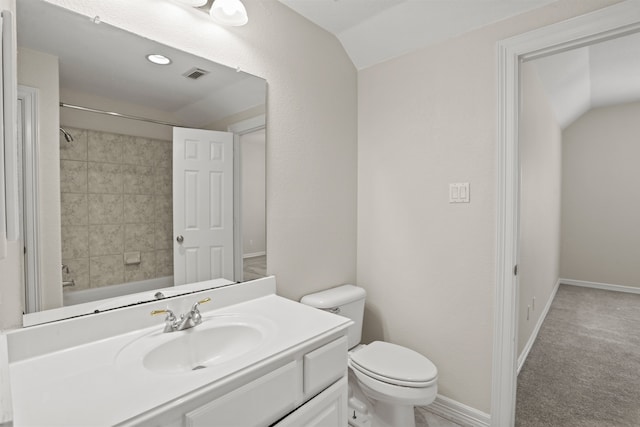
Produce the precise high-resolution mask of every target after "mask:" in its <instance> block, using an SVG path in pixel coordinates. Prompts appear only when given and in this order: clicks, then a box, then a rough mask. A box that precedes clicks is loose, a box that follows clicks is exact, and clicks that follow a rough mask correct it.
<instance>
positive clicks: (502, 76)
mask: <svg viewBox="0 0 640 427" xmlns="http://www.w3.org/2000/svg"><path fill="white" fill-rule="evenodd" d="M638 31H640V2H637V1H634V0H627V1H624V2H622V3H618V4H615V5H613V6H609V7H606V8H603V9H600V10H598V11H595V12H591V13H588V14H586V15H582V16H578V17H575V18H572V19H568V20H566V21H562V22H559V23H556V24H553V25H549V26H546V27H543V28H540V29H537V30H533V31H530V32H527V33H525V34H521V35H518V36H515V37H512V38H509V39H505V40H501V41H499V42H498V44H497V70H498V80H497V87H498V123H497V144H498V147H497V148H498V150H497V151H498V159H497V160H498V168H497V169H498V171H497V172H498V176H497V184H498V186H497V224H496V252H497V253H496V291H495V301H494V302H495V304H494V307H495V308H494V333H493V337H494V338H493V360H492V384H491V396H492V398H491V425H492V426H494V427H507V426H512V425H513V424H514V421H515V402H516V384H517V359H518V355H517V331H518V288H517V277H516V275H515V272H514V269H515V266H516V265H517V262H518V245H519V241H518V230H519V166H520V161H519V154H518V148H519V140H518V119H519V106H520V64H521V63H522V62H526V61H530V60H533V59H536V58H541V57H544V56H548V55H552V54H555V53H560V52H563V51H566V50H570V49H575V48H579V47H583V46H587V45H590V44H594V43H598V42H601V41H605V40H608V39H613V38H616V37H620V36H624V35H627V34H631V33H635V32H638Z"/></svg>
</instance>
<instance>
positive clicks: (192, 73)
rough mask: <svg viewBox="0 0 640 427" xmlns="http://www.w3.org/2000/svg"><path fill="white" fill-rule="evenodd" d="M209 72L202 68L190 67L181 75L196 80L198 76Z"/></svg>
mask: <svg viewBox="0 0 640 427" xmlns="http://www.w3.org/2000/svg"><path fill="white" fill-rule="evenodd" d="M207 74H209V72H208V71H207V70H203V69H202V68H192V69H190V70H189V71H187V72H186V73H184V74H183V76H185V77H188V78H190V79H193V80H198V79H199V78H200V77H202V76H204V75H207Z"/></svg>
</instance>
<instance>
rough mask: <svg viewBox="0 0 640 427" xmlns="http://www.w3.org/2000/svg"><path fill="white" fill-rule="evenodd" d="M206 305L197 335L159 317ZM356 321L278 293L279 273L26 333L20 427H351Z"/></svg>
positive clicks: (17, 359)
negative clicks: (350, 339) (351, 344)
mask: <svg viewBox="0 0 640 427" xmlns="http://www.w3.org/2000/svg"><path fill="white" fill-rule="evenodd" d="M203 298H211V300H212V301H211V303H210V304H208V306H209V307H210V308H211V309H210V310H208V311H206V312H203V313H202V316H203V321H202V324H201V325H198V326H196V327H195V328H193V329H190V330H187V331H176V332H171V333H165V332H163V325H162V324H159V323H158V319H156V318H153V317H152V316H149V313H150V312H151V311H152V310H158V309H164V308H166V307H167V305H168V304H169V307H168V308H169V309H171V310H172V311H175V312H178V313H180V312H184V309H185V307H187V308H188V307H191V306H192V305H193V304H194V301H199V300H201V299H203ZM143 321H146V322H148V324H147V323H144V322H143ZM136 322H137V323H136ZM352 323H353V322H352V321H351V320H349V319H347V318H345V317H341V316H336V315H334V314H330V313H327V312H324V311H322V310H318V309H315V308H312V307H309V306H306V305H303V304H300V303H297V302H294V301H291V300H288V299H286V298H282V297H280V296H277V295H275V279H274V278H273V277H269V278H264V279H258V280H255V281H251V282H245V283H242V284H237V285H231V286H227V287H223V288H216V289H211V290H206V291H203V292H199V293H198V294H197V295H191V294H188V295H185V296H180V297H176V298H175V299H172V300H170V301H169V303H167V302H165V301H158V302H154V303H150V304H146V305H141V306H133V307H127V308H124V309H122V310H116V311H113V312H105V313H100V314H97V315H92V316H89V317H87V318H84V317H81V318H78V319H70V320H69V321H63V322H53V323H51V324H43V325H37V326H33V327H30V328H24V329H22V330H20V331H17V332H15V333H12V334H9V335H8V343H9V345H10V350H11V352H10V356H11V359H10V365H9V371H10V375H11V384H12V387H11V388H12V398H13V409H14V425H16V426H21V427H31V426H44V425H64V426H65V427H86V426H88V425H91V426H96V427H97V426H105V427H106V426H121V427H123V426H128V427H134V426H136V427H139V426H145V427H146V426H162V427H188V426H192V427H198V426H206V427H216V426H219V427H233V426H238V427H250V426H260V427H269V426H278V427H287V426H289V427H291V426H301V427H302V426H313V425H316V426H327V427H335V426H345V427H346V425H347V418H348V417H347V414H346V411H347V409H346V400H347V360H348V354H347V346H348V344H347V333H348V327H349V326H350V325H351V324H352ZM89 331H90V332H89ZM212 331H214V332H215V331H217V332H216V334H213V332H212ZM247 331H249V332H247ZM50 337H56V338H57V339H55V340H53V339H51V338H50ZM247 337H249V338H250V339H253V341H250V340H249V341H247V340H248V339H249V338H247ZM243 340H244V341H243ZM34 343H35V344H37V345H34ZM203 343H206V345H204V344H203ZM247 343H249V344H250V345H251V346H250V347H249V349H248V350H246V351H245V352H243V351H241V350H242V349H243V348H244V347H242V346H243V345H247ZM200 344H203V345H200ZM200 351H204V354H200V353H199V352H200ZM229 354H232V356H229ZM34 373H37V374H36V375H34ZM33 408H38V410H37V411H34V410H33Z"/></svg>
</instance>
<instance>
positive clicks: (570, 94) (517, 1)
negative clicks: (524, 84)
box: [279, 0, 640, 128]
mask: <svg viewBox="0 0 640 427" xmlns="http://www.w3.org/2000/svg"><path fill="white" fill-rule="evenodd" d="M279 1H280V2H281V3H283V4H285V5H287V6H289V7H290V8H291V9H293V10H294V11H296V12H298V13H299V14H300V15H302V16H304V17H306V18H307V19H309V20H310V21H312V22H314V23H315V24H317V25H319V26H320V27H322V28H324V29H325V30H327V31H329V32H331V33H333V34H334V35H335V36H336V37H337V38H338V39H339V40H340V42H341V43H342V45H343V47H344V49H345V51H346V52H347V54H348V55H349V57H350V58H351V60H352V61H353V63H354V65H355V66H356V68H357V69H358V70H362V69H364V68H367V67H371V66H373V65H376V64H378V63H381V62H384V61H387V60H389V59H392V58H395V57H397V56H400V55H403V54H406V53H409V52H412V51H414V50H416V49H420V48H423V47H425V46H428V45H431V44H435V43H438V42H441V41H443V40H446V39H448V38H451V37H455V36H457V35H460V34H463V33H465V32H468V31H471V30H473V29H476V28H480V27H483V26H486V25H489V24H491V23H494V22H497V21H500V20H503V19H506V18H509V17H511V16H514V15H517V14H520V13H523V12H526V11H528V10H532V9H535V8H538V7H541V6H543V5H545V4H548V3H552V2H553V1H555V0H501V1H495V0H279ZM536 65H537V67H538V71H539V74H540V77H541V79H542V81H543V84H544V86H545V89H546V91H547V93H548V95H549V99H550V101H551V103H552V106H553V110H554V113H555V114H556V117H557V119H558V123H559V124H560V126H561V127H562V128H565V127H566V126H568V125H569V124H571V123H572V122H573V121H574V120H575V119H577V118H578V117H580V116H581V115H582V114H584V113H585V112H587V111H588V110H589V109H591V108H596V107H601V106H606V105H613V104H618V103H623V102H631V101H638V100H640V35H630V36H626V37H623V38H619V39H615V40H610V41H607V42H603V43H600V44H597V45H593V46H588V47H584V48H581V49H577V50H573V51H568V52H564V53H561V54H558V55H553V56H550V57H546V58H541V59H538V60H536Z"/></svg>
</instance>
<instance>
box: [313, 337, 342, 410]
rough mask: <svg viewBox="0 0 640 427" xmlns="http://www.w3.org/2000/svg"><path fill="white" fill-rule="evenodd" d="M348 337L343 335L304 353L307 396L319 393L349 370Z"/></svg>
mask: <svg viewBox="0 0 640 427" xmlns="http://www.w3.org/2000/svg"><path fill="white" fill-rule="evenodd" d="M347 350H348V349H347V338H346V337H341V338H338V339H337V340H335V341H332V342H330V343H329V344H325V345H323V346H322V347H320V348H318V349H316V350H313V351H312V352H310V353H307V354H305V355H304V359H303V364H304V395H305V398H307V397H310V396H313V395H314V394H317V393H319V392H320V391H322V390H323V389H324V388H326V387H327V386H329V385H330V384H332V383H334V382H335V381H336V380H337V379H338V378H340V377H342V376H344V374H345V372H346V371H347Z"/></svg>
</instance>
